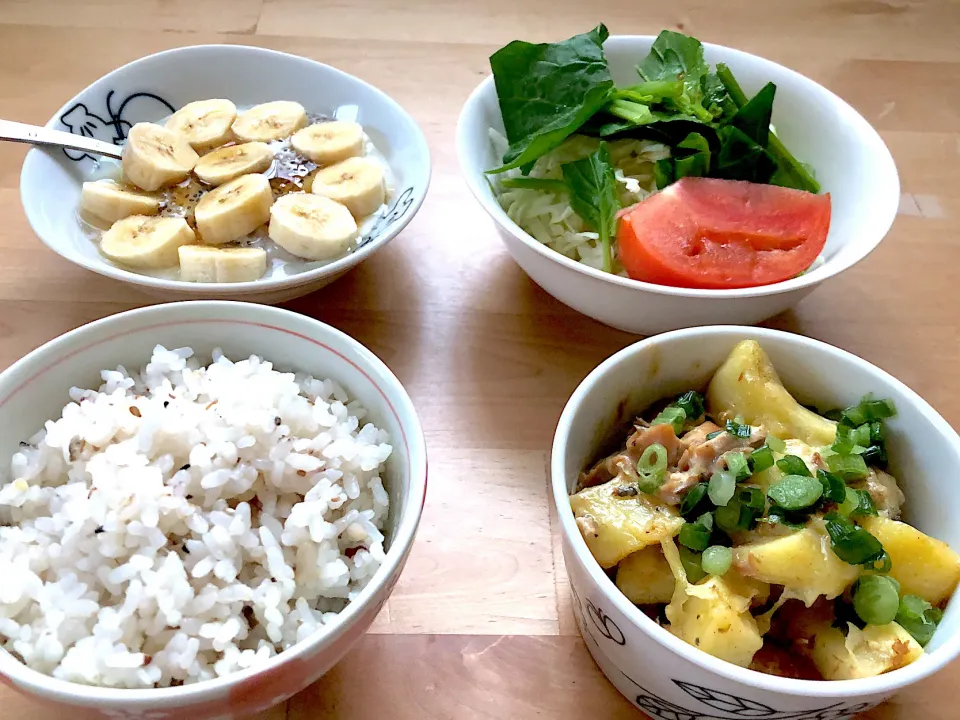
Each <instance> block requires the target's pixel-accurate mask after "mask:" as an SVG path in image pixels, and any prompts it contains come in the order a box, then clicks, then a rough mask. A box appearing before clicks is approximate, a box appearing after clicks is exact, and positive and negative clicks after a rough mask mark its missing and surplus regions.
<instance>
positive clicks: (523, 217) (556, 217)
mask: <svg viewBox="0 0 960 720" xmlns="http://www.w3.org/2000/svg"><path fill="white" fill-rule="evenodd" d="M490 139H491V142H492V143H493V147H494V150H495V153H496V154H497V155H498V156H500V157H502V156H503V154H504V153H505V152H506V150H507V145H508V144H507V139H506V138H505V137H504V136H503V135H501V134H500V133H498V132H497V131H496V130H493V129H491V130H490ZM599 145H600V140H599V139H597V138H592V137H587V136H585V135H571V136H570V137H569V138H567V139H566V140H565V141H564V142H563V144H561V145H560V146H559V147H557V148H555V149H554V150H552V151H551V152H549V153H547V154H546V155H544V156H543V157H541V158H540V159H539V160H537V162H536V164H535V165H534V166H533V169H532V170H531V171H530V174H529V177H534V178H549V179H556V180H560V179H562V178H563V173H562V171H561V169H560V166H561V165H563V164H564V163H568V162H573V161H575V160H581V159H583V158H585V157H587V156H589V155H590V154H592V153H593V152H594V151H596V149H597V148H598V147H599ZM607 147H608V149H609V151H610V158H611V160H612V161H613V164H614V168H615V174H616V178H617V182H618V184H619V191H620V192H619V195H620V205H621V206H622V207H627V206H629V205H633V204H634V203H638V202H640V201H641V200H643V199H644V198H645V197H647V196H648V195H650V194H651V193H653V192H655V191H656V189H657V188H656V182H655V181H654V178H653V167H654V164H655V163H656V161H657V160H661V159H664V158H668V157H670V148H668V147H667V146H666V145H663V144H662V143H657V142H652V141H650V140H613V141H609V142H607ZM519 175H520V170H510V171H508V172H505V173H503V174H502V175H501V176H499V177H502V178H509V177H517V176H519ZM493 186H494V192H495V193H496V195H497V200H498V201H499V202H500V206H501V207H502V208H503V209H504V211H505V212H506V213H507V216H508V217H509V218H510V219H511V220H513V221H514V222H515V223H516V224H517V225H519V226H520V227H521V228H523V229H524V230H525V231H526V232H527V233H529V234H530V235H531V236H533V237H534V238H535V239H536V240H537V241H539V242H541V243H543V244H544V245H546V246H547V247H549V248H551V249H553V250H556V251H557V252H559V253H561V254H563V255H566V256H567V257H568V258H571V259H573V260H576V261H578V262H582V263H583V264H585V265H589V266H590V267H594V268H597V269H598V270H599V269H602V267H603V251H602V249H601V248H600V243H599V237H598V235H597V233H595V232H589V231H587V230H585V229H584V226H583V221H582V220H581V219H580V216H579V215H577V214H576V213H575V212H574V211H573V208H571V207H570V203H569V202H568V200H567V198H566V195H565V193H563V192H551V191H549V190H533V189H530V188H504V187H503V186H502V185H500V182H499V180H497V179H495V180H494V181H493ZM614 272H616V273H617V274H618V275H623V276H626V273H625V272H624V271H623V268H622V266H621V265H620V263H619V262H617V259H616V249H614Z"/></svg>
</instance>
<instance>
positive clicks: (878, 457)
mask: <svg viewBox="0 0 960 720" xmlns="http://www.w3.org/2000/svg"><path fill="white" fill-rule="evenodd" d="M860 457H862V458H863V461H864V462H865V463H866V464H867V465H872V466H873V467H878V468H881V469H882V468H885V467H887V464H888V463H889V459H888V458H887V451H886V449H885V448H884V447H883V445H871V446H870V447H868V448H867V449H866V450H864V451H863V452H862V453H861V454H860Z"/></svg>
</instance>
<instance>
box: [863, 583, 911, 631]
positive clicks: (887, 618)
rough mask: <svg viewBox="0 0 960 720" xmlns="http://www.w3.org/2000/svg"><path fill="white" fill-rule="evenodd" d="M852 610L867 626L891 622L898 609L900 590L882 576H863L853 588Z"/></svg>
mask: <svg viewBox="0 0 960 720" xmlns="http://www.w3.org/2000/svg"><path fill="white" fill-rule="evenodd" d="M853 609H854V610H856V612H857V615H859V616H860V619H861V620H863V621H864V622H865V623H867V624H868V625H886V624H887V623H891V622H893V620H894V618H896V616H897V612H898V611H899V609H900V588H899V587H898V586H897V584H896V581H895V580H893V579H892V578H888V577H885V576H883V575H864V576H862V577H861V578H860V579H859V580H857V582H856V584H855V585H854V587H853Z"/></svg>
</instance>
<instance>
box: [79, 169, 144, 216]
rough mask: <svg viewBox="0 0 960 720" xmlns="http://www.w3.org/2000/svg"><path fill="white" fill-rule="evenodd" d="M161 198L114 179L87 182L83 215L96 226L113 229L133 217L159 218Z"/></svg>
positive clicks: (81, 192)
mask: <svg viewBox="0 0 960 720" xmlns="http://www.w3.org/2000/svg"><path fill="white" fill-rule="evenodd" d="M160 205H161V200H160V196H159V195H154V194H152V193H146V192H142V191H141V190H136V189H134V188H131V187H127V186H124V185H121V184H120V183H117V182H114V181H113V180H97V181H95V182H85V183H84V184H83V188H82V189H81V190H80V214H81V216H82V217H83V218H84V219H85V220H87V221H88V222H91V223H93V224H95V225H103V226H105V227H110V225H112V224H113V223H115V222H116V221H117V220H122V219H123V218H125V217H130V216H131V215H157V214H159V212H160Z"/></svg>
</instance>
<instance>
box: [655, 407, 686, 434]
mask: <svg viewBox="0 0 960 720" xmlns="http://www.w3.org/2000/svg"><path fill="white" fill-rule="evenodd" d="M686 421H687V413H685V412H684V411H683V409H682V408H678V407H676V406H674V405H667V406H666V407H665V408H664V409H663V410H661V411H660V414H659V415H657V416H656V417H655V418H654V419H653V422H652V423H651V424H652V425H673V432H674V433H675V434H676V435H678V436H679V435H680V433H681V432H683V425H684V423H685V422H686Z"/></svg>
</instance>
